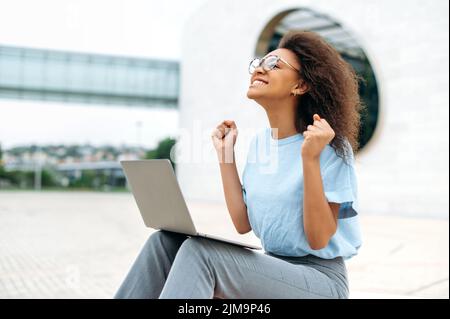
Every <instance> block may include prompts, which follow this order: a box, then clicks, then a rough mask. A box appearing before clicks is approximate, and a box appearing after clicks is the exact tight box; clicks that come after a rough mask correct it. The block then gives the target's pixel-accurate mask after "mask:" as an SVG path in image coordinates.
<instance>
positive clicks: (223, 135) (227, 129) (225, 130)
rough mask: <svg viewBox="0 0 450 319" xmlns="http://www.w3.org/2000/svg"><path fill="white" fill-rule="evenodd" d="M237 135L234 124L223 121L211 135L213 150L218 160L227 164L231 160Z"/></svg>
mask: <svg viewBox="0 0 450 319" xmlns="http://www.w3.org/2000/svg"><path fill="white" fill-rule="evenodd" d="M237 135H238V130H237V127H236V123H234V121H231V120H225V121H223V122H222V123H220V124H219V125H218V126H217V127H216V128H215V129H214V130H213V132H212V134H211V137H212V141H213V144H214V148H215V149H216V152H217V154H218V155H219V158H220V159H221V160H225V161H226V162H227V163H228V162H230V160H231V161H232V160H233V155H234V145H235V144H236V139H237Z"/></svg>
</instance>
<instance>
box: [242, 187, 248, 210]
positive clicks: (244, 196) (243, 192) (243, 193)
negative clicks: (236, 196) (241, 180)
mask: <svg viewBox="0 0 450 319" xmlns="http://www.w3.org/2000/svg"><path fill="white" fill-rule="evenodd" d="M242 198H243V199H244V203H245V205H247V196H246V193H245V188H244V185H242Z"/></svg>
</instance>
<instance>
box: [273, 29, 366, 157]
mask: <svg viewBox="0 0 450 319" xmlns="http://www.w3.org/2000/svg"><path fill="white" fill-rule="evenodd" d="M278 48H285V49H288V50H290V51H292V52H293V53H295V55H296V56H297V60H298V62H299V63H300V72H299V73H300V78H301V79H303V80H304V81H305V82H306V83H307V85H308V88H309V89H308V91H307V92H306V93H304V94H303V95H301V96H300V98H299V100H298V101H299V102H298V107H297V112H296V113H297V114H296V120H295V126H296V129H297V131H298V132H303V131H306V130H307V126H308V125H312V124H313V115H314V113H317V114H319V116H320V117H321V118H324V119H326V121H327V122H328V123H329V124H330V126H331V127H332V128H333V130H334V132H335V137H334V138H333V140H331V142H330V146H331V147H333V149H334V150H335V152H336V154H337V155H338V156H340V157H341V158H343V159H344V160H345V161H346V159H347V155H348V154H347V151H348V149H347V147H348V146H349V145H348V144H350V146H351V147H352V149H353V152H356V151H357V150H358V149H359V142H358V136H359V129H360V120H361V119H360V116H361V115H360V112H361V111H363V110H364V109H365V105H364V104H363V103H362V100H361V99H360V96H359V93H358V88H359V83H358V81H359V80H363V79H362V78H360V77H359V76H358V75H357V74H356V72H355V71H354V69H353V67H352V66H351V65H350V64H349V63H347V62H346V61H345V60H344V59H343V58H342V56H341V55H340V54H339V52H338V51H336V49H335V48H333V47H332V46H331V45H330V44H329V43H328V42H326V41H325V40H324V39H323V38H322V37H321V36H320V35H319V34H317V33H314V32H311V31H291V32H288V33H286V34H285V35H284V36H283V37H282V39H281V40H280V43H279V44H278Z"/></svg>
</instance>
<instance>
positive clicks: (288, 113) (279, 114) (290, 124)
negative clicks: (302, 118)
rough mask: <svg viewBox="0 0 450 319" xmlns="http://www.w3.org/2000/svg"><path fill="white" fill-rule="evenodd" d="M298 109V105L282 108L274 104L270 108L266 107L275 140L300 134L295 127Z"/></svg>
mask: <svg viewBox="0 0 450 319" xmlns="http://www.w3.org/2000/svg"><path fill="white" fill-rule="evenodd" d="M296 107H297V106H296V105H291V106H286V105H284V106H281V105H273V104H272V105H271V106H270V107H264V109H265V110H266V114H267V117H268V118H269V123H270V127H271V128H272V137H273V138H274V139H282V138H285V137H289V136H292V135H295V134H297V133H298V131H297V128H296V127H295V108H296ZM276 130H278V132H277V131H276ZM276 133H278V134H276Z"/></svg>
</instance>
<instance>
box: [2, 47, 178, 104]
mask: <svg viewBox="0 0 450 319" xmlns="http://www.w3.org/2000/svg"><path fill="white" fill-rule="evenodd" d="M178 91H179V64H178V62H175V61H163V60H154V59H143V58H130V57H121V56H113V55H100V54H87V53H76V52H64V51H55V50H44V49H33V48H22V47H11V46H0V98H12V99H31V100H47V101H49V100H50V101H62V102H76V103H89V104H120V105H140V106H148V107H166V108H176V107H177V104H178V103H177V102H178Z"/></svg>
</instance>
